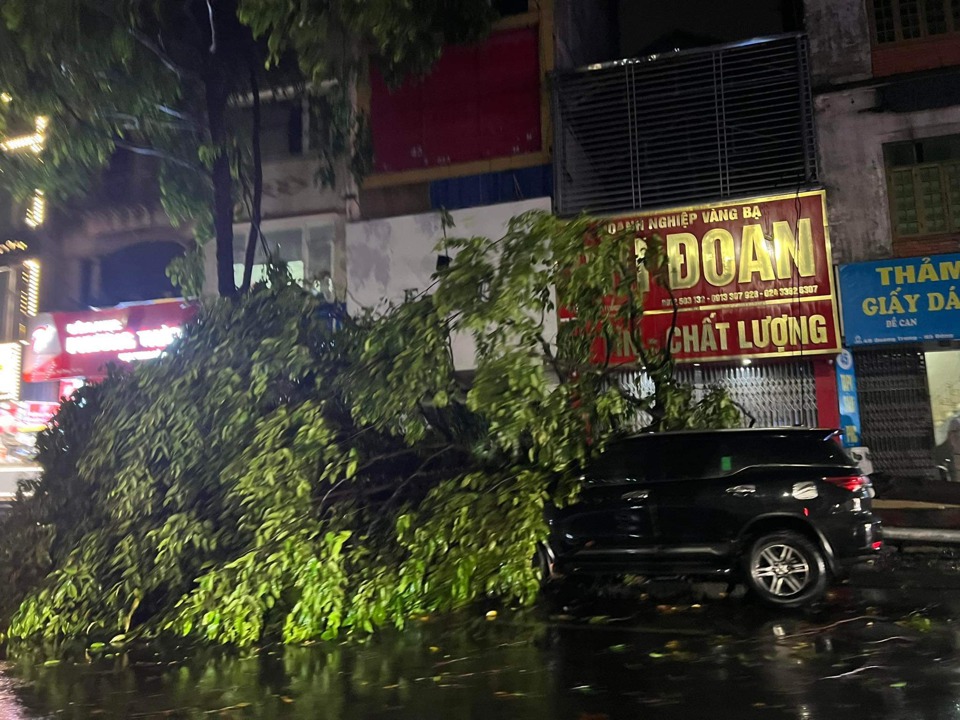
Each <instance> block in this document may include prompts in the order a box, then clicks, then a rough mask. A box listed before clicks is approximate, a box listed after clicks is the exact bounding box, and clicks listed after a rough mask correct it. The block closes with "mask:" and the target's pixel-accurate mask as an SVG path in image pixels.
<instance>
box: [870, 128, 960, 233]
mask: <svg viewBox="0 0 960 720" xmlns="http://www.w3.org/2000/svg"><path fill="white" fill-rule="evenodd" d="M884 156H885V160H886V166H887V180H888V185H889V193H890V215H891V221H892V223H893V234H894V236H895V237H898V238H902V237H918V236H923V235H938V234H944V233H951V232H958V231H960V135H952V136H948V137H939V138H927V139H925V140H917V141H910V142H905V143H894V144H892V145H887V146H886V147H885V148H884Z"/></svg>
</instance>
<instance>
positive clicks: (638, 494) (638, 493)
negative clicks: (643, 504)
mask: <svg viewBox="0 0 960 720" xmlns="http://www.w3.org/2000/svg"><path fill="white" fill-rule="evenodd" d="M620 497H621V498H622V499H624V500H646V499H647V498H648V497H650V491H649V490H631V491H630V492H625V493H624V494H623V495H621V496H620Z"/></svg>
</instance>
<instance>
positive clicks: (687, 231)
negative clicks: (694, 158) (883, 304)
mask: <svg viewBox="0 0 960 720" xmlns="http://www.w3.org/2000/svg"><path fill="white" fill-rule="evenodd" d="M605 222H606V224H607V228H608V229H609V230H610V231H612V232H615V231H621V230H624V229H630V228H635V229H636V231H637V237H638V238H639V239H638V240H637V248H638V252H642V249H643V246H644V241H643V238H650V237H652V236H653V235H659V236H660V238H661V240H662V242H663V244H664V247H665V250H666V254H667V259H668V263H669V276H670V285H671V287H672V290H673V298H671V294H670V292H669V291H668V290H667V289H666V288H663V287H660V286H658V285H657V284H656V283H655V282H652V281H651V279H650V278H648V277H647V276H646V272H645V271H644V272H642V273H641V275H640V287H641V289H643V290H646V291H647V296H646V300H645V303H644V306H645V309H644V314H643V319H642V320H641V331H642V337H643V341H644V343H649V344H652V345H653V346H655V347H664V346H665V345H666V344H667V343H668V342H669V343H670V346H671V349H672V350H673V352H674V356H675V357H676V358H677V359H679V360H686V361H701V360H704V361H706V360H724V359H731V358H745V357H746V358H750V357H756V358H759V357H787V356H791V355H798V354H804V355H808V354H822V353H836V352H839V350H840V333H839V328H838V324H837V311H836V297H835V295H834V291H833V263H832V258H831V254H830V239H829V234H828V231H827V222H826V211H825V200H824V193H823V192H822V191H816V192H806V193H799V194H796V195H789V196H779V197H768V198H757V199H754V200H744V201H738V202H731V203H723V204H716V205H700V206H696V207H690V208H682V209H678V210H659V211H656V212H651V213H643V214H640V215H636V216H631V217H629V218H615V219H610V220H606V221H605ZM674 300H675V301H676V305H677V326H676V330H675V331H674V332H673V334H672V336H671V334H670V330H671V326H672V321H673V302H674ZM629 335H630V334H629V333H623V334H622V336H621V338H620V341H619V342H615V343H614V347H613V349H612V351H611V361H612V362H615V363H632V362H634V361H635V360H636V353H635V351H634V348H632V347H631V344H630V337H629ZM605 356H606V353H605V348H604V345H603V340H602V339H599V340H598V348H597V357H598V359H599V358H602V357H605Z"/></svg>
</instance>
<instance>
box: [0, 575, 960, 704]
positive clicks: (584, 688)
mask: <svg viewBox="0 0 960 720" xmlns="http://www.w3.org/2000/svg"><path fill="white" fill-rule="evenodd" d="M942 599H943V598H942ZM943 600H944V602H941V603H937V604H935V606H934V607H929V606H928V605H929V603H926V600H925V603H926V604H925V605H924V606H923V612H916V611H917V609H918V608H920V607H921V606H920V605H919V604H918V603H916V602H910V601H909V599H905V598H896V597H893V596H891V597H882V596H866V595H864V594H863V593H853V592H850V591H847V592H846V593H841V594H839V595H837V596H836V597H834V598H833V599H832V601H831V602H830V603H829V604H828V606H827V607H826V608H825V609H824V610H822V611H821V612H818V613H814V614H796V613H776V612H771V611H769V610H766V609H764V608H762V607H760V606H757V605H754V604H752V603H750V602H748V601H744V600H741V599H722V600H717V599H714V600H703V599H701V600H700V601H699V602H696V601H693V600H691V599H689V598H686V599H676V598H673V599H669V598H668V599H662V598H661V599H653V598H649V597H646V598H644V599H641V598H640V597H638V596H636V595H632V596H631V595H625V596H619V597H613V598H611V597H600V598H595V599H589V600H587V601H583V602H577V603H573V604H568V605H566V606H564V605H563V604H561V605H560V606H558V607H554V608H552V609H551V611H542V612H539V613H527V614H514V613H509V612H503V611H501V612H500V613H499V615H498V616H497V618H496V619H495V620H487V619H485V618H484V613H482V612H478V613H474V614H469V615H464V616H461V617H458V618H454V619H452V620H451V619H446V620H444V621H437V620H426V621H419V620H418V621H416V622H414V623H413V624H412V626H411V627H409V628H408V629H407V630H405V631H403V632H401V633H383V634H381V635H379V636H377V637H376V638H374V639H372V640H370V641H369V642H367V643H363V644H328V645H322V646H314V647H307V648H273V649H270V648H267V649H263V650H261V651H259V652H257V653H253V654H240V653H234V652H228V651H224V650H210V649H197V650H190V651H187V650H184V649H182V648H181V649H178V650H172V649H168V648H163V647H160V646H145V647H139V648H136V649H133V650H130V651H128V652H124V653H119V652H109V651H108V652H104V653H97V654H93V653H90V652H88V651H85V650H82V649H79V650H73V651H65V650H63V649H62V648H59V649H54V648H47V649H37V648H32V649H23V648H12V649H11V650H10V657H9V660H8V664H7V665H6V666H5V667H4V668H3V670H2V671H3V676H2V683H0V720H3V719H5V718H11V719H14V718H39V717H48V716H54V715H56V716H57V717H63V718H90V717H104V718H132V717H190V718H192V717H197V718H199V717H209V716H211V715H217V716H220V717H248V718H321V719H330V720H347V719H350V720H353V719H361V720H366V719H368V718H369V719H371V720H372V719H373V718H377V719H378V720H379V719H381V718H393V719H396V720H408V719H409V720H413V719H414V718H416V719H417V720H421V719H423V718H496V717H504V718H512V719H516V720H534V719H536V720H541V719H547V718H549V719H550V720H554V719H566V718H571V719H572V720H604V719H610V718H637V717H643V718H666V719H669V718H714V719H717V720H725V719H727V718H730V719H732V718H737V719H738V720H740V719H742V718H774V717H775V718H797V719H799V720H820V719H830V720H835V719H836V718H840V717H843V716H844V715H847V714H849V715H850V716H851V717H852V716H854V715H855V716H857V717H870V718H871V720H880V719H884V718H890V719H893V718H898V719H899V718H904V719H906V718H909V719H910V720H918V719H919V720H925V719H927V718H929V719H930V720H945V719H951V718H958V719H960V709H958V708H960V674H958V670H960V662H958V653H957V647H958V641H960V636H958V633H957V631H956V630H955V629H954V627H953V623H952V620H951V616H952V614H953V608H952V607H950V603H951V602H952V598H949V597H948V598H945V599H943Z"/></svg>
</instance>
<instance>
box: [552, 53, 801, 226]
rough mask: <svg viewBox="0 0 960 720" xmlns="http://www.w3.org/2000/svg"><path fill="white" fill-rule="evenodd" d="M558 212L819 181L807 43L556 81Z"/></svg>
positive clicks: (647, 61)
mask: <svg viewBox="0 0 960 720" xmlns="http://www.w3.org/2000/svg"><path fill="white" fill-rule="evenodd" d="M553 79H554V87H553V91H554V92H553V115H554V127H555V128H556V141H555V148H554V155H555V157H554V173H555V183H554V187H555V190H554V205H555V210H556V211H557V213H558V214H561V215H571V214H574V213H577V212H580V211H588V212H595V213H613V212H626V211H631V210H639V209H641V208H643V209H646V208H654V207H669V206H677V205H681V204H685V203H689V202H694V201H708V200H720V199H726V198H737V197H745V196H749V195H760V194H769V193H771V192H777V191H779V192H794V191H796V190H799V189H804V188H808V187H810V186H813V185H816V184H817V182H818V175H817V154H816V141H815V131H814V121H813V99H812V94H811V88H810V73H809V59H808V49H807V39H806V37H805V36H804V35H801V34H791V35H779V36H776V37H771V38H761V39H756V40H751V41H748V42H740V43H735V44H730V45H723V46H718V47H712V48H704V49H699V50H690V51H682V52H676V53H670V54H667V55H664V54H661V55H659V56H651V57H648V58H644V59H640V60H621V61H617V62H613V63H607V64H604V65H602V66H598V67H591V68H586V69H581V70H575V71H569V72H562V73H557V74H556V75H554V78H553Z"/></svg>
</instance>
